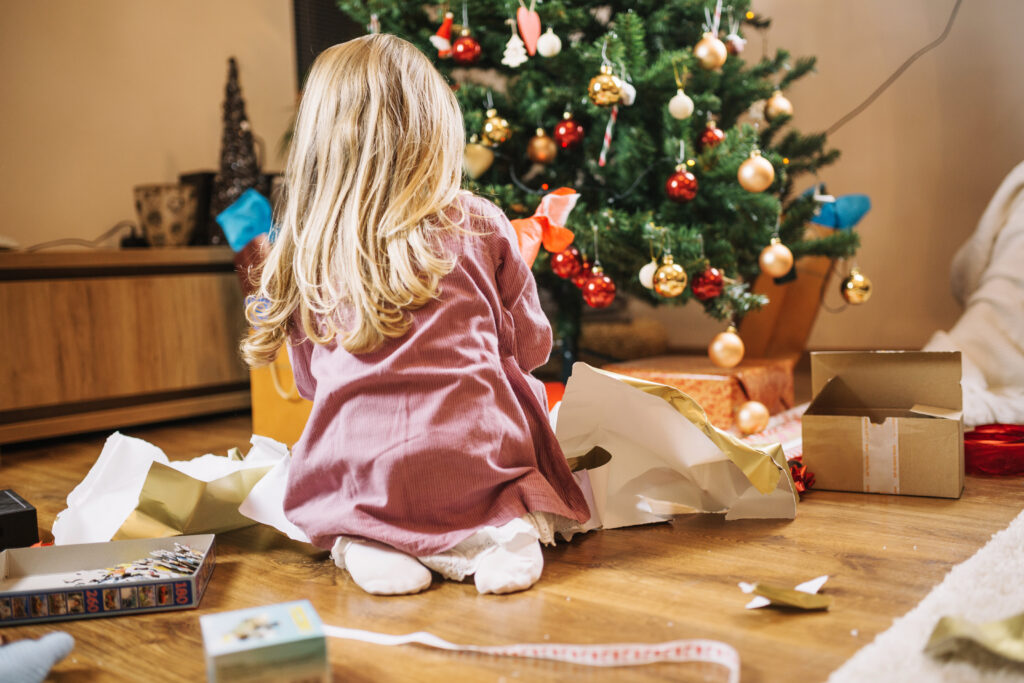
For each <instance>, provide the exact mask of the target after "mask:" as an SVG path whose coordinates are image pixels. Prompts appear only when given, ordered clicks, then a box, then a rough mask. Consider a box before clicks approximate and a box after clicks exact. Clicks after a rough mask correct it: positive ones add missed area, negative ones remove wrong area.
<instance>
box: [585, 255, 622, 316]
mask: <svg viewBox="0 0 1024 683" xmlns="http://www.w3.org/2000/svg"><path fill="white" fill-rule="evenodd" d="M583 301H584V302H585V303H586V304H587V305H588V306H590V307H591V308H605V307H606V306H609V305H611V303H612V302H613V301H615V283H614V282H613V281H612V279H611V278H610V277H608V276H607V275H605V274H604V268H602V267H601V266H599V265H595V266H594V267H593V268H591V271H590V277H589V278H587V281H586V282H585V283H584V284H583Z"/></svg>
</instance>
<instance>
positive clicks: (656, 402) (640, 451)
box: [553, 363, 797, 529]
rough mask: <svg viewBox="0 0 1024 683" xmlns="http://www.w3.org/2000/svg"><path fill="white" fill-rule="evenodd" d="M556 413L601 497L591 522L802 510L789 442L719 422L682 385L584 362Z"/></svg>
mask: <svg viewBox="0 0 1024 683" xmlns="http://www.w3.org/2000/svg"><path fill="white" fill-rule="evenodd" d="M553 419H554V421H555V427H556V428H555V433H556V435H557V436H558V441H559V443H560V444H561V446H562V450H563V451H564V452H565V455H566V457H567V458H568V459H569V463H570V467H572V468H573V469H574V470H576V476H577V481H579V482H580V484H581V486H582V487H583V489H584V492H585V493H586V494H587V497H588V500H589V501H592V510H591V513H592V514H593V517H594V518H593V519H592V520H591V522H590V523H589V524H588V527H597V526H600V527H602V528H605V529H614V528H617V527H623V526H632V525H635V524H648V523H653V522H663V521H666V520H667V519H670V518H671V517H672V516H674V515H678V514H690V513H724V514H725V518H726V519H748V518H783V519H792V518H793V517H795V516H796V503H797V496H796V492H795V490H794V488H793V480H792V478H791V477H790V474H789V468H788V467H787V466H786V458H785V455H784V454H783V452H782V448H781V446H779V445H778V444H774V445H772V446H768V447H765V448H763V449H758V448H753V447H751V446H748V445H746V444H745V443H743V442H742V441H740V440H739V439H737V438H735V437H733V436H731V435H730V434H727V433H726V432H723V431H722V430H720V429H717V428H716V427H714V426H713V425H712V424H711V423H710V422H709V421H708V418H707V416H706V415H705V414H704V410H703V409H702V408H701V407H700V405H698V404H697V402H696V401H694V400H693V399H692V398H690V397H689V396H687V395H686V394H684V393H682V392H681V391H679V390H678V389H676V388H674V387H670V386H668V385H665V384H658V383H656V382H648V381H646V380H642V379H637V378H634V377H627V376H625V375H617V374H615V373H612V372H607V371H604V370H597V369H595V368H592V367H591V366H589V365H587V364H585V363H576V364H575V365H574V366H573V371H572V377H570V378H569V382H568V384H567V385H566V388H565V396H564V397H563V399H562V403H561V404H560V405H559V406H558V409H557V415H556V416H554V418H553Z"/></svg>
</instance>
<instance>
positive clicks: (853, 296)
mask: <svg viewBox="0 0 1024 683" xmlns="http://www.w3.org/2000/svg"><path fill="white" fill-rule="evenodd" d="M839 291H840V292H841V293H842V295H843V298H844V299H845V300H846V303H848V304H853V305H857V304H863V303H865V302H867V300H868V299H870V298H871V280H869V279H868V276H867V275H865V274H864V273H862V272H861V271H860V268H858V267H856V266H854V267H853V268H851V269H850V274H849V275H847V276H846V277H845V278H843V282H842V283H841V284H840V285H839Z"/></svg>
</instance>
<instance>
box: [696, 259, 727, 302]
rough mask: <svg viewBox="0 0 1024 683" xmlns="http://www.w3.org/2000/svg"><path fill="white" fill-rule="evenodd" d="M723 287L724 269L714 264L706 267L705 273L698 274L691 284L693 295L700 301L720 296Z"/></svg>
mask: <svg viewBox="0 0 1024 683" xmlns="http://www.w3.org/2000/svg"><path fill="white" fill-rule="evenodd" d="M723 287H724V285H723V281H722V271H720V270H719V269H718V268H714V267H712V266H708V267H707V268H705V269H704V272H703V273H699V274H697V275H696V276H695V277H694V278H693V282H692V283H691V284H690V289H692V290H693V295H694V296H695V297H697V299H699V300H700V301H710V300H711V299H714V298H715V297H717V296H719V295H720V294H721V293H722V289H723Z"/></svg>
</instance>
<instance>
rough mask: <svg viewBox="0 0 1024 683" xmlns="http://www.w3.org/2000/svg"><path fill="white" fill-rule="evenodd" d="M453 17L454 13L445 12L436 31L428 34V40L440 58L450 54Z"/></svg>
mask: <svg viewBox="0 0 1024 683" xmlns="http://www.w3.org/2000/svg"><path fill="white" fill-rule="evenodd" d="M454 18H455V15H454V14H452V13H451V12H445V14H444V21H442V22H441V27H440V28H439V29H437V33H435V34H434V35H432V36H430V42H431V44H432V45H433V46H434V47H436V48H437V56H438V57H440V58H441V59H447V58H449V57H451V56H452V21H453V20H454Z"/></svg>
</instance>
